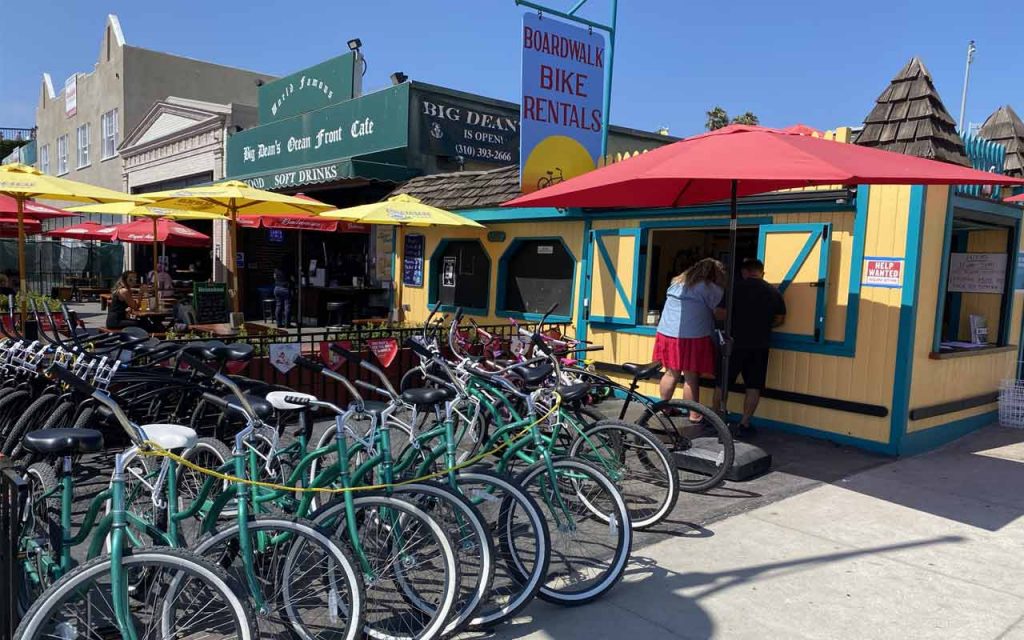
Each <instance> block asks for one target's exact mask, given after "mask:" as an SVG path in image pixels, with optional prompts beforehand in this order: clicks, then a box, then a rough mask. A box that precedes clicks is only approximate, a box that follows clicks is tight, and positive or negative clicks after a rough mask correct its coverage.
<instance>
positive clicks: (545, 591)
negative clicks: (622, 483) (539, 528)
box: [513, 457, 633, 606]
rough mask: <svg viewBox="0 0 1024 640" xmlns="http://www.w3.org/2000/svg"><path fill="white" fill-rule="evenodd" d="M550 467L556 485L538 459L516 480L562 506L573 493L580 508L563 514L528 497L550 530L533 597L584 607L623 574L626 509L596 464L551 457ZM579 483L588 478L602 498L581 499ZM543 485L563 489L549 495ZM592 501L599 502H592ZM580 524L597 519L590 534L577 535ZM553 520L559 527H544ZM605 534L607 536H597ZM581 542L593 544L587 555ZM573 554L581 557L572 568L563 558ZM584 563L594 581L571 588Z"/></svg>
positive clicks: (628, 529)
mask: <svg viewBox="0 0 1024 640" xmlns="http://www.w3.org/2000/svg"><path fill="white" fill-rule="evenodd" d="M551 466H552V468H553V469H554V471H555V475H556V480H557V483H556V482H552V480H551V479H550V478H549V477H548V476H549V470H548V463H547V462H545V461H544V460H541V461H540V462H537V463H535V464H533V465H531V466H530V467H529V468H527V469H526V470H525V471H523V472H522V473H521V474H520V475H519V477H518V478H517V480H518V481H519V482H520V484H521V485H522V486H523V488H524V489H525V490H526V492H527V493H530V494H531V495H533V494H534V492H538V493H539V494H541V497H543V493H544V492H545V491H548V492H550V493H551V494H552V496H551V498H553V499H555V500H558V501H561V502H562V504H563V505H565V502H566V498H567V497H570V496H571V494H575V496H576V497H577V498H579V502H580V503H581V505H580V506H578V507H576V508H575V509H574V510H570V511H568V513H567V510H566V508H565V507H562V506H560V507H554V506H553V505H552V504H551V502H550V500H549V499H539V498H538V497H537V496H536V495H534V500H536V501H537V504H538V506H539V507H540V509H541V513H543V514H544V516H545V519H546V520H547V521H548V523H549V531H550V532H551V562H550V564H549V565H548V566H549V568H548V575H547V577H546V581H545V583H544V585H542V586H541V588H540V591H539V592H538V596H539V597H540V598H541V599H543V600H546V601H548V602H551V603H555V604H560V605H567V606H575V605H581V604H586V603H587V602H591V601H593V600H595V599H597V598H599V597H601V596H602V595H604V594H605V593H607V592H608V591H609V590H610V589H611V588H612V587H614V586H615V585H616V584H617V583H618V582H619V580H621V579H622V576H623V574H624V573H625V571H626V565H627V564H628V562H629V556H630V553H631V550H632V544H633V528H632V526H630V522H629V509H628V508H627V507H626V502H625V501H624V500H623V499H622V496H621V495H620V494H619V491H618V489H617V488H616V487H615V484H614V483H613V482H612V481H611V479H610V478H609V477H608V476H606V475H605V474H604V472H603V471H602V470H601V469H600V468H598V467H597V466H596V465H594V464H592V463H590V462H587V461H586V460H582V459H580V458H568V457H562V458H552V459H551ZM544 478H548V479H547V480H544ZM584 479H589V480H590V482H591V483H592V486H593V487H594V489H595V490H596V491H600V492H601V494H603V495H602V496H598V495H597V493H596V492H595V493H594V494H592V495H587V496H584V495H583V494H582V491H581V489H582V488H583V487H582V483H583V481H584ZM545 483H546V484H547V485H548V486H552V487H554V486H557V485H558V484H564V485H565V486H564V487H562V488H560V489H559V490H558V491H557V495H555V492H554V491H551V490H549V489H546V488H545V486H544V484H545ZM598 498H601V500H600V501H598ZM556 509H557V512H556ZM573 511H575V513H574V512H573ZM567 516H568V517H567ZM570 520H571V521H572V524H569V523H566V524H562V522H563V521H570ZM584 521H587V522H593V521H598V524H596V526H591V527H589V529H590V530H591V531H590V533H588V534H581V533H579V531H578V529H579V525H578V523H579V522H584ZM553 522H555V523H559V525H558V526H557V527H555V528H551V527H550V524H551V523H553ZM605 532H607V535H599V533H600V534H604V533H605ZM587 541H592V542H593V543H594V549H593V551H591V552H583V551H582V545H583V543H585V542H587ZM608 548H610V549H612V553H611V556H610V557H608V558H604V557H602V556H604V555H607V554H605V552H604V551H603V549H608ZM575 550H578V551H580V552H581V553H586V554H587V555H586V556H584V557H582V558H580V559H579V560H580V562H579V563H578V564H577V563H575V562H574V561H573V558H571V557H570V556H569V553H570V552H571V551H575ZM588 556H589V557H588ZM513 557H514V556H513ZM584 563H586V564H587V565H590V566H591V567H593V569H594V570H593V571H592V573H596V576H595V577H596V580H594V579H592V580H588V582H592V583H593V584H592V585H591V586H586V587H584V588H579V587H577V586H574V585H575V584H578V583H579V576H580V575H582V573H583V569H585V568H586V567H585V566H583V565H584ZM563 576H565V578H564V579H563Z"/></svg>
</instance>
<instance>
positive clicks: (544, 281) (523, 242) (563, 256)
mask: <svg viewBox="0 0 1024 640" xmlns="http://www.w3.org/2000/svg"><path fill="white" fill-rule="evenodd" d="M499 264H500V266H499V268H498V274H499V276H498V278H499V280H498V311H499V313H501V314H504V313H506V312H510V313H521V314H542V313H544V312H545V311H547V310H548V309H550V308H551V307H552V306H554V307H555V310H554V311H553V312H552V314H553V315H554V316H561V317H566V318H567V317H569V316H571V315H572V290H573V282H574V275H575V273H576V258H575V257H573V255H572V254H571V253H570V252H569V249H568V248H567V247H566V246H565V243H563V242H562V240H561V239H560V238H536V239H519V240H516V241H514V242H513V243H512V244H511V245H510V246H509V248H508V250H507V251H506V252H505V254H504V255H503V256H502V257H501V261H500V263H499Z"/></svg>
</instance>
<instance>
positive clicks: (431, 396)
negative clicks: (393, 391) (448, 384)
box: [402, 389, 452, 409]
mask: <svg viewBox="0 0 1024 640" xmlns="http://www.w3.org/2000/svg"><path fill="white" fill-rule="evenodd" d="M451 397H452V393H451V391H449V390H448V389H406V390H405V391H403V392H402V402H405V403H408V404H411V405H415V406H417V407H419V408H420V409H430V408H432V407H434V406H435V405H437V404H440V403H442V402H444V401H445V400H449V399H451Z"/></svg>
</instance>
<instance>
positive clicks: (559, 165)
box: [522, 136, 594, 193]
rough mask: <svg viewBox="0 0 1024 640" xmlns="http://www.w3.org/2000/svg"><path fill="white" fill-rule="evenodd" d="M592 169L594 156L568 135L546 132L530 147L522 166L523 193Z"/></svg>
mask: <svg viewBox="0 0 1024 640" xmlns="http://www.w3.org/2000/svg"><path fill="white" fill-rule="evenodd" d="M593 170H594V159H593V158H591V157H590V153H589V152H588V151H587V150H586V149H585V148H584V147H583V145H581V144H580V143H579V142H577V141H576V140H573V139H572V138H570V137H568V136H548V137H547V138H545V139H543V140H541V142H540V144H538V145H537V146H536V147H534V148H533V151H531V152H530V156H529V157H528V158H527V159H526V164H525V165H524V166H523V178H522V180H523V193H530V192H532V191H536V190H538V189H543V188H544V187H548V186H551V185H553V184H558V183H559V182H562V181H563V180H568V179H569V178H573V177H575V176H578V175H581V174H584V173H586V172H588V171H593Z"/></svg>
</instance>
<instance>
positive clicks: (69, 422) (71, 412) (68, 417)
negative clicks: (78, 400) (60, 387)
mask: <svg viewBox="0 0 1024 640" xmlns="http://www.w3.org/2000/svg"><path fill="white" fill-rule="evenodd" d="M77 406H78V405H77V404H75V403H74V402H72V401H71V400H62V401H61V402H60V403H59V404H58V405H57V407H56V408H55V409H54V410H53V411H52V412H51V413H50V415H49V416H47V418H46V422H44V423H43V428H44V429H60V428H62V427H72V426H74V424H75V408H76V407H77Z"/></svg>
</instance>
